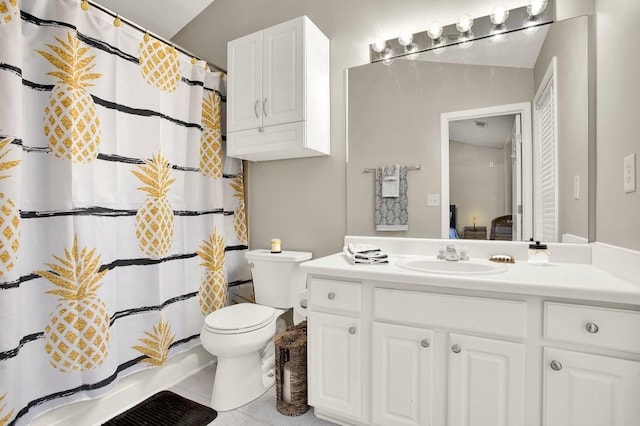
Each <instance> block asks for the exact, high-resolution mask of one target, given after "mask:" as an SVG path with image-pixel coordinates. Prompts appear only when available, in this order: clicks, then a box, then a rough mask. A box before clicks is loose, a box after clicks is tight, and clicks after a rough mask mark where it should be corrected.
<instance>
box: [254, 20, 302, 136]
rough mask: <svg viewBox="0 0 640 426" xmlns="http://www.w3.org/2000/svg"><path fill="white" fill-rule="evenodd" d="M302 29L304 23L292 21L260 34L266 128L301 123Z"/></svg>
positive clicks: (263, 110) (263, 108)
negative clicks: (261, 39) (262, 56)
mask: <svg viewBox="0 0 640 426" xmlns="http://www.w3.org/2000/svg"><path fill="white" fill-rule="evenodd" d="M303 25H304V20H303V19H294V20H292V21H288V22H285V23H283V24H280V25H276V26H274V27H271V28H268V29H266V30H264V32H263V33H264V62H263V63H264V75H263V90H262V95H263V98H262V103H263V106H262V113H263V116H264V117H263V124H264V125H265V126H273V125H275V124H284V123H293V122H296V121H301V120H303V119H304V104H303V101H304V56H303V55H304V50H303V29H304V28H303ZM309 54H313V52H309Z"/></svg>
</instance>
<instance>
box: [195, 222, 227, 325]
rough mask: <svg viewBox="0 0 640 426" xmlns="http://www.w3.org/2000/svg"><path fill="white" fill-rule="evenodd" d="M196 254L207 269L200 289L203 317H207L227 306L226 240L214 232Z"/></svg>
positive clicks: (199, 298)
mask: <svg viewBox="0 0 640 426" xmlns="http://www.w3.org/2000/svg"><path fill="white" fill-rule="evenodd" d="M203 243H204V244H202V245H201V246H200V247H199V248H198V250H197V251H196V254H197V255H198V256H200V257H201V258H202V260H203V262H202V263H201V264H200V266H204V267H205V268H207V272H206V273H205V274H204V278H202V281H201V282H200V287H199V288H198V294H199V297H198V302H199V303H200V310H201V311H202V315H204V316H207V315H209V314H210V313H211V312H213V311H215V310H216V309H220V308H222V307H224V306H225V305H226V304H227V277H226V275H225V272H224V238H222V236H220V235H218V234H217V233H216V230H215V229H214V230H213V234H211V237H209V241H206V240H205V241H203Z"/></svg>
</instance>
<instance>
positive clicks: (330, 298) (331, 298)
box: [327, 292, 336, 300]
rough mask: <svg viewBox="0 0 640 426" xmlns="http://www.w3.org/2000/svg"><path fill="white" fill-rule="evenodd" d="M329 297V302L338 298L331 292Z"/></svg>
mask: <svg viewBox="0 0 640 426" xmlns="http://www.w3.org/2000/svg"><path fill="white" fill-rule="evenodd" d="M327 297H328V298H329V300H333V299H335V298H336V294H335V293H334V292H331V293H329V294H327Z"/></svg>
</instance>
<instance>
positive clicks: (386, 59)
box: [380, 48, 393, 65]
mask: <svg viewBox="0 0 640 426" xmlns="http://www.w3.org/2000/svg"><path fill="white" fill-rule="evenodd" d="M380 57H381V58H382V63H383V64H385V65H391V64H392V63H393V58H392V57H391V49H389V48H386V49H384V51H383V52H382V53H380Z"/></svg>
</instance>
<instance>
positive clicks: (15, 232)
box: [0, 138, 20, 277]
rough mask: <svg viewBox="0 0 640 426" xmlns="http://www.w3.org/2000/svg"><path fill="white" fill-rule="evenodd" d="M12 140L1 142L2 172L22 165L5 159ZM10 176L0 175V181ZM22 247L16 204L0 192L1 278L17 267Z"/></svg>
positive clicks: (0, 166)
mask: <svg viewBox="0 0 640 426" xmlns="http://www.w3.org/2000/svg"><path fill="white" fill-rule="evenodd" d="M11 140H12V139H11V138H5V139H2V140H0V171H6V170H9V169H10V168H12V167H15V166H17V165H18V164H20V160H14V161H6V160H4V157H5V156H6V155H7V154H9V152H11V150H10V149H9V143H10V142H11ZM8 177H9V175H6V174H0V179H5V178H8ZM19 247H20V212H19V211H18V208H17V207H16V205H15V203H14V202H13V200H12V199H11V198H9V197H8V196H7V195H6V194H5V193H4V192H0V277H2V276H4V274H6V273H7V272H9V271H10V270H11V269H12V268H13V266H14V265H15V262H16V259H17V257H18V248H19Z"/></svg>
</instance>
